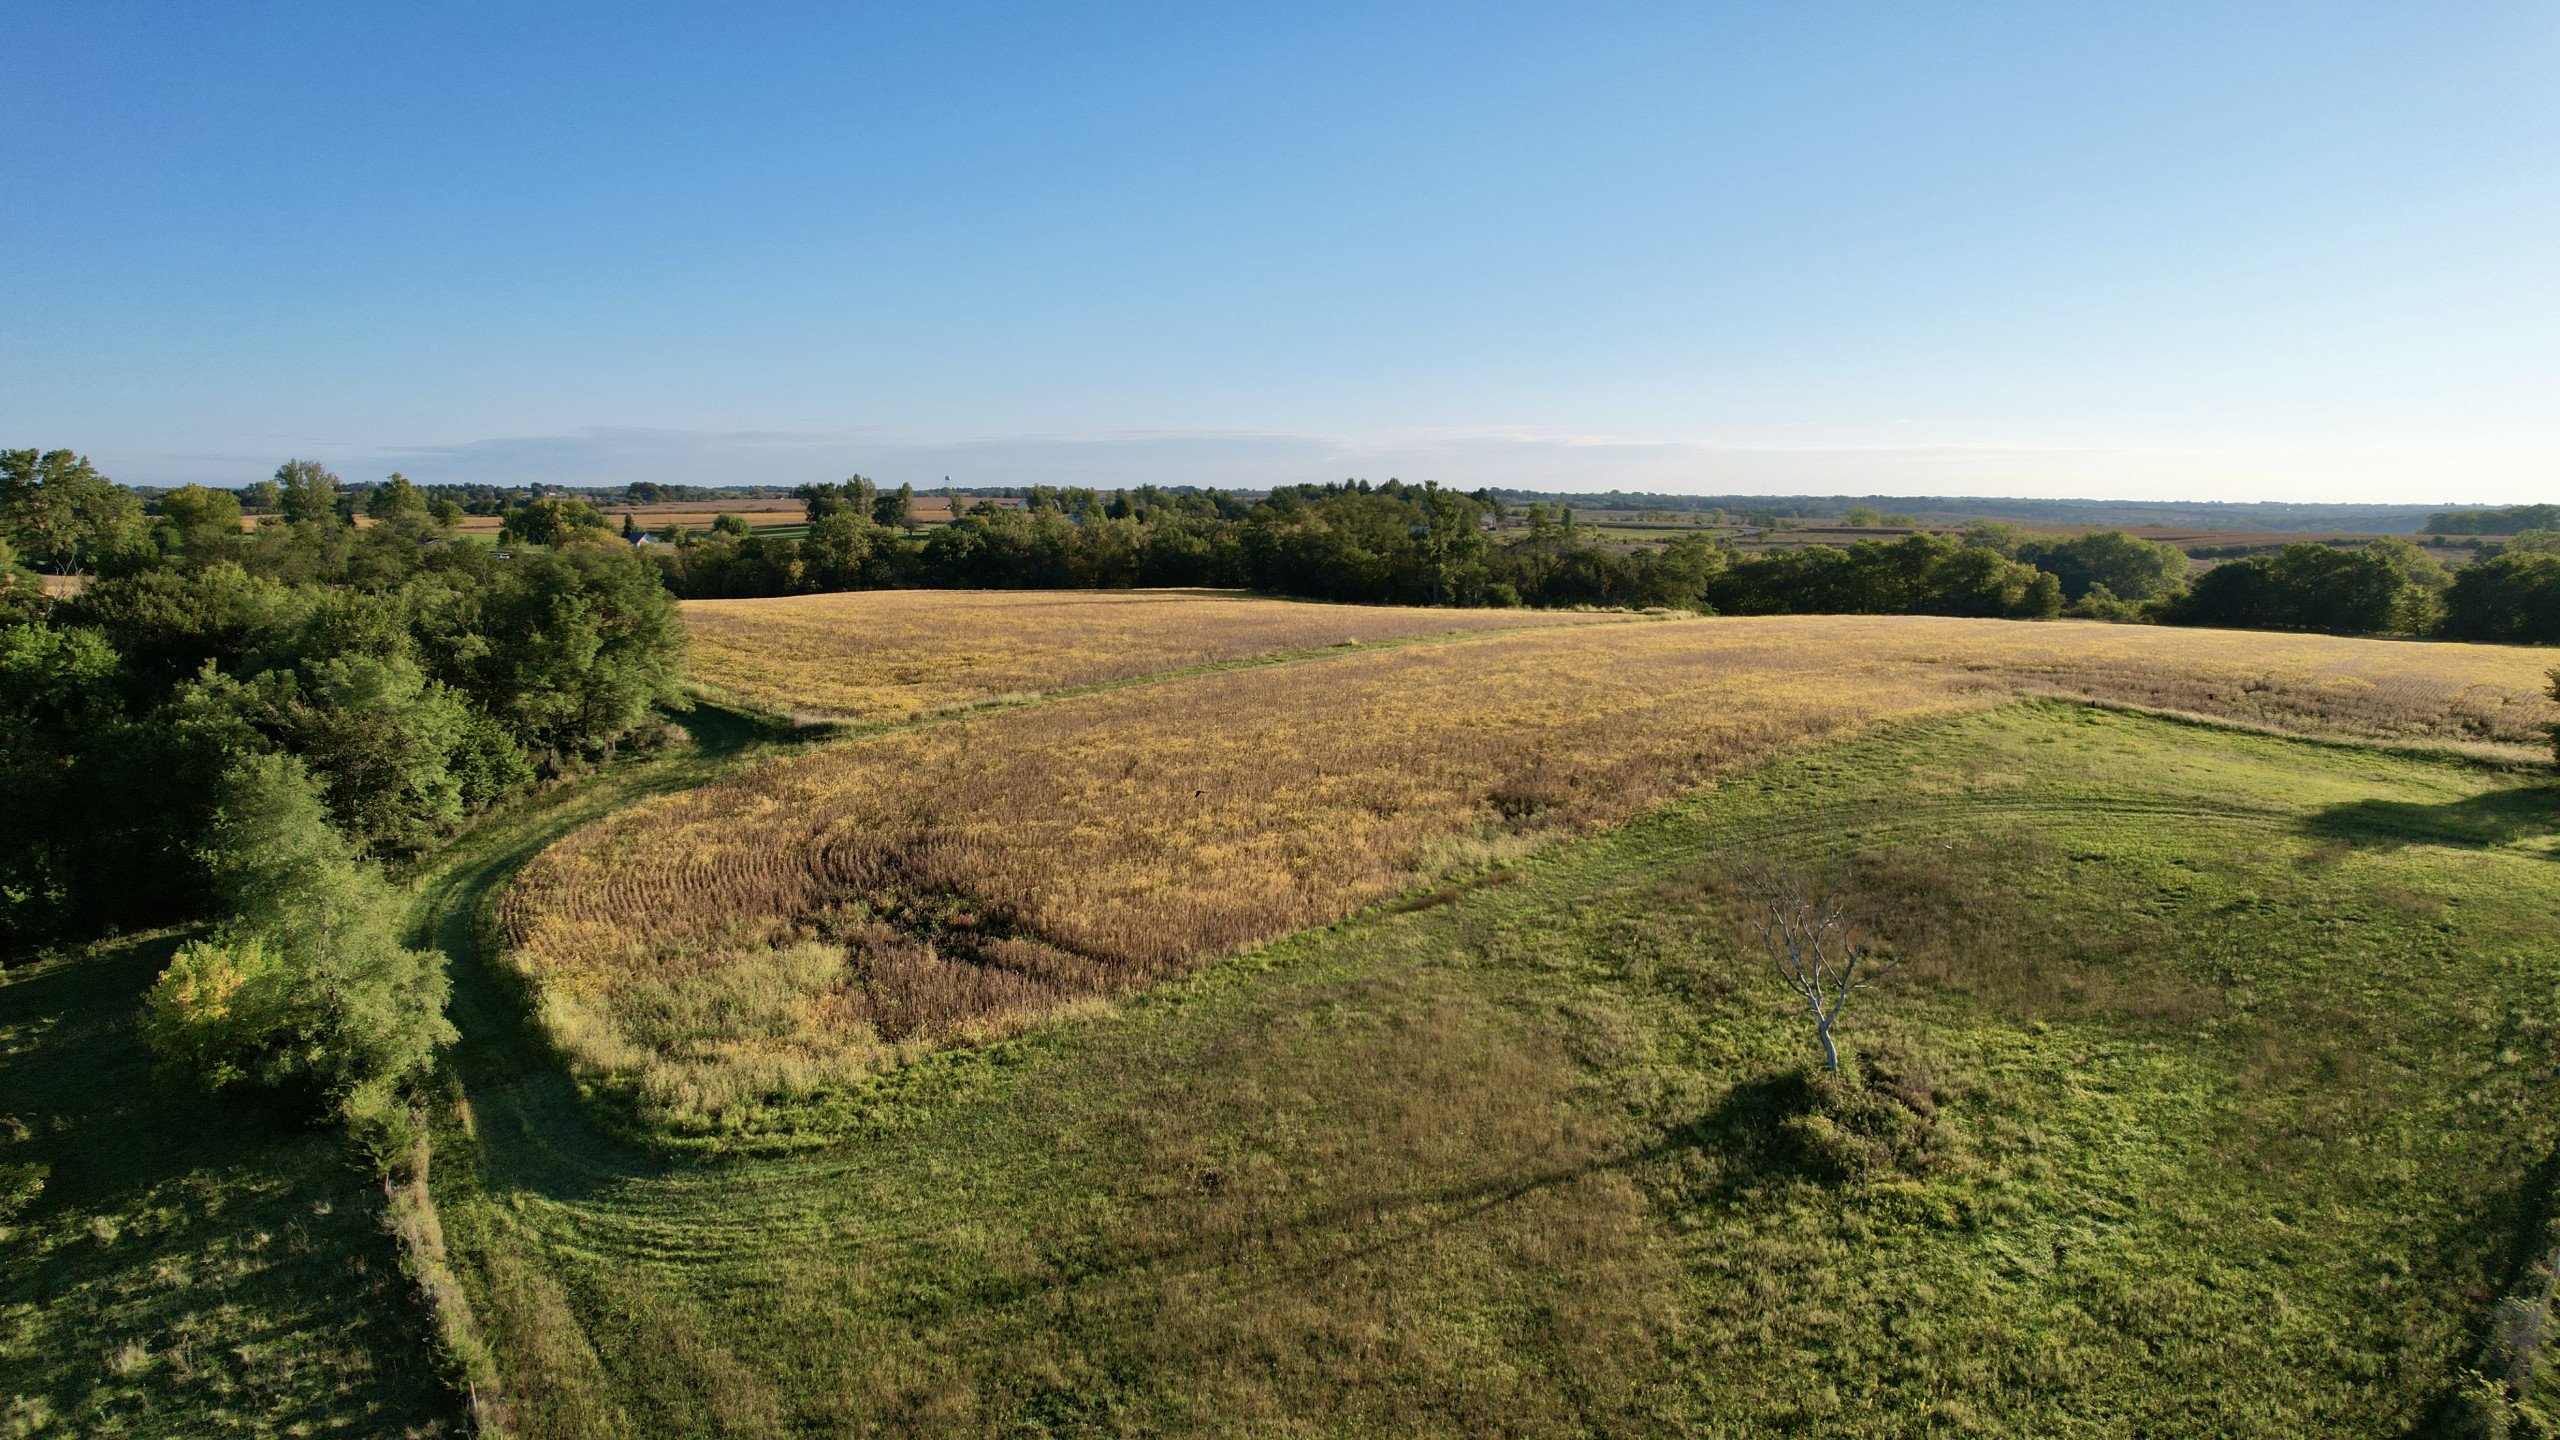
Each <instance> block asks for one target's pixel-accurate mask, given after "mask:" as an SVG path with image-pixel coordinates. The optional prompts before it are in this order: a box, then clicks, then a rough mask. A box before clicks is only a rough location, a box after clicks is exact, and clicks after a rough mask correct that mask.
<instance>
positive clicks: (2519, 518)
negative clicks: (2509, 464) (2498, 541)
mask: <svg viewBox="0 0 2560 1440" xmlns="http://www.w3.org/2000/svg"><path fill="white" fill-rule="evenodd" d="M2528 530H2560V505H2508V506H2505V507H2503V508H2500V509H2496V510H2439V511H2437V512H2436V513H2435V514H2433V515H2430V516H2428V517H2427V533H2428V534H2430V535H2521V534H2523V533H2524V532H2525V531H2528Z"/></svg>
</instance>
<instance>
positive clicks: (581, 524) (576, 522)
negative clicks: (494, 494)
mask: <svg viewBox="0 0 2560 1440" xmlns="http://www.w3.org/2000/svg"><path fill="white" fill-rule="evenodd" d="M605 533H606V530H605V522H604V516H603V515H602V514H600V513H598V511H597V510H596V507H594V506H593V505H590V504H588V503H587V502H586V501H584V500H572V499H567V498H564V497H562V496H558V495H547V496H544V497H543V498H541V499H539V500H529V501H526V502H525V503H524V504H522V505H519V506H517V507H516V508H515V509H513V510H510V511H508V512H507V518H506V520H505V522H504V523H503V524H502V525H501V526H500V527H499V534H500V535H502V536H503V537H505V538H506V539H509V540H512V541H515V542H517V543H519V544H524V545H549V546H554V547H558V546H562V545H567V544H569V543H571V542H572V541H575V540H578V539H580V538H582V537H584V536H590V535H603V534H605Z"/></svg>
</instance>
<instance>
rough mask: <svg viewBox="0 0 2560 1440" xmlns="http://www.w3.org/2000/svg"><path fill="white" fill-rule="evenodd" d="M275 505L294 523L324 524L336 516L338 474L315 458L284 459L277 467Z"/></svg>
mask: <svg viewBox="0 0 2560 1440" xmlns="http://www.w3.org/2000/svg"><path fill="white" fill-rule="evenodd" d="M275 486H276V505H277V506H278V508H280V509H282V510H283V511H284V518H285V519H286V520H287V521H288V522H289V523H292V524H295V525H306V524H318V525H325V524H329V523H332V522H334V521H335V520H336V519H337V518H338V477H337V476H335V475H332V474H330V473H329V471H328V469H327V468H326V467H324V466H323V465H321V464H320V462H319V461H317V460H287V461H286V462H284V463H283V464H282V465H279V466H277V467H276V478H275Z"/></svg>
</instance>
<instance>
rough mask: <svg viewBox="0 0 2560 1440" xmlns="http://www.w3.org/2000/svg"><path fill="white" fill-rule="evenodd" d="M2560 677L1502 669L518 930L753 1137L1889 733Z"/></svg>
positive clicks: (2362, 654)
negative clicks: (1730, 784) (908, 1065)
mask: <svg viewBox="0 0 2560 1440" xmlns="http://www.w3.org/2000/svg"><path fill="white" fill-rule="evenodd" d="M927 598H928V599H930V598H931V597H927ZM916 613H917V615H918V616H922V615H925V614H928V613H929V608H928V609H926V610H919V611H918V612H916ZM1133 613H1134V612H1133ZM946 630H947V634H946V633H945V631H946ZM966 636H967V629H966V627H964V626H956V625H955V626H950V627H943V628H942V629H937V630H936V632H935V633H934V634H933V635H930V636H927V635H919V636H917V637H915V639H914V642H913V643H914V644H916V645H917V646H919V647H927V648H929V647H931V646H933V645H943V646H947V647H949V648H950V649H951V650H953V651H955V652H957V653H964V654H965V653H966V651H967V639H966ZM2547 663H2548V658H2547V657H2545V656H2541V655H2537V654H2535V653H2533V652H2527V651H2518V650H2510V649H2502V648H2498V647H2482V646H2454V645H2416V644H2394V643H2389V642H2378V641H2357V640H2340V639H2331V638H2325V637H2312V636H2278V635H2265V634H2240V633H2232V632H2194V631H2174V630H2157V629H2149V628H2137V627H2108V626H2097V625H2074V624H2053V625H2035V626H2029V625H2017V624H2006V623H2003V622H1997V621H1968V620H1947V619H1910V618H1867V617H1788V618H1779V619H1767V620H1722V621H1716V620H1692V621H1682V622H1672V623H1662V624H1653V625H1629V626H1604V627H1598V628H1590V629H1577V630H1570V631H1565V630H1544V631H1535V632H1528V633H1517V634H1502V635H1489V636H1481V637H1475V638H1470V639H1467V640H1464V641H1461V642H1458V643H1454V644H1448V645H1435V646H1424V647H1411V648H1399V649H1395V650H1391V651H1384V652H1377V653H1368V654H1360V653H1352V654H1346V655H1344V656H1342V657H1341V658H1338V659H1327V660H1323V661H1320V662H1316V663H1314V664H1310V665H1305V666H1289V667H1278V668H1268V667H1266V668H1255V669H1245V670H1238V671H1232V672H1226V673H1217V674H1210V675H1204V676H1197V677H1193V678H1189V679H1184V680H1179V681H1173V682H1167V683H1163V684H1157V685H1149V686H1144V687H1140V688H1134V689H1124V690H1113V691H1106V692H1103V693H1098V694H1092V695H1086V696H1081V697H1077V698H1071V699H1065V700H1059V701H1054V702H1051V703H1048V704H1045V705H1041V706H1038V707H1034V708H1032V709H1028V710H1024V711H1019V712H1013V713H1004V714H996V715H990V716H983V717H979V718H975V719H967V720H962V721H958V722H954V723H947V724H941V725H933V726H927V727H922V728H913V729H907V730H901V731H896V732H893V733H889V734H885V735H881V736H877V737H873V738H869V739H865V740H860V741H855V742H851V743H846V744H842V745H837V746H833V747H830V748H827V749H825V750H823V751H820V752H818V753H816V754H813V755H809V756H806V757H804V758H800V759H796V760H790V761H784V762H781V763H777V764H773V765H769V766H766V767H763V768H760V769H757V770H753V771H750V772H747V773H745V774H742V775H739V776H737V777H735V778H733V779H730V780H727V781H723V782H720V783H717V784H714V785H711V786H709V787H706V788H704V789H701V790H697V791H692V792H689V793H686V794H682V795H677V796H671V797H668V798H665V799H662V800H659V801H655V802H651V803H648V804H645V805H642V806H639V807H637V808H635V809H632V810H630V811H627V812H625V813H623V814H622V815H619V816H617V817H615V818H614V819H612V820H610V821H608V822H605V823H603V824H601V825H598V826H595V827H592V828H590V829H588V830H586V831H583V832H581V833H579V834H578V835H576V836H575V837H573V838H572V839H570V840H569V841H567V842H565V843H563V844H561V845H559V846H556V847H554V848H553V849H551V850H549V851H548V852H546V853H545V854H543V855H542V856H541V857H540V858H539V859H538V860H536V861H535V862H534V863H533V864H532V865H531V866H529V867H528V868H527V869H526V871H525V872H524V875H523V877H522V879H521V881H520V882H519V884H518V886H517V887H516V889H515V891H514V892H513V894H512V895H511V896H510V898H509V899H508V901H507V903H506V905H505V910H504V913H505V925H506V930H507V934H508V936H509V937H510V941H511V943H512V946H513V954H514V963H515V965H516V966H517V967H519V969H520V970H521V971H522V973H523V974H524V975H525V976H526V977H527V978H528V979H529V980H531V981H532V982H533V984H534V985H535V986H536V988H537V989H538V991H539V992H540V994H541V995H542V1008H543V1013H544V1014H545V1016H546V1017H547V1019H548V1020H549V1022H550V1025H551V1027H552V1030H553V1033H554V1036H555V1038H556V1039H557V1041H558V1042H559V1043H560V1045H561V1046H562V1048H563V1049H564V1051H565V1052H566V1053H567V1054H568V1055H569V1056H570V1057H571V1058H572V1059H573V1061H575V1062H576V1063H577V1064H578V1065H579V1066H580V1067H581V1068H582V1069H584V1070H585V1071H587V1072H588V1073H590V1074H591V1075H595V1076H598V1077H605V1078H609V1079H610V1080H611V1081H612V1082H613V1083H615V1084H618V1085H622V1086H626V1087H628V1089H629V1091H630V1093H631V1094H632V1095H633V1096H634V1097H635V1098H636V1099H637V1100H638V1101H639V1103H640V1104H641V1106H642V1107H643V1109H644V1110H645V1111H647V1112H648V1113H649V1114H651V1115H653V1116H654V1117H656V1118H657V1119H659V1120H661V1121H665V1122H669V1123H673V1124H676V1125H679V1126H693V1125H702V1124H718V1125H734V1124H737V1123H740V1121H741V1119H742V1117H745V1116H747V1115H750V1114H752V1113H753V1112H755V1111H757V1110H758V1109H759V1108H760V1107H761V1106H762V1105H763V1104H764V1102H765V1101H767V1100H769V1099H771V1098H774V1097H781V1096H788V1095H792V1094H799V1093H806V1092H807V1091H809V1090H811V1089H813V1088H822V1087H825V1086H828V1085H833V1084H841V1083H845V1082H848V1081H851V1080H855V1079H858V1078H860V1077H861V1076H864V1075H867V1074H870V1073H874V1072H876V1071H878V1070H879V1069H881V1068H883V1067H885V1066H889V1065H893V1064H895V1063H897V1062H898V1061H899V1060H900V1059H901V1058H902V1057H906V1056H911V1055H913V1054H916V1053H919V1052H920V1051H921V1050H925V1049H930V1048H933V1047H935V1046H939V1045H945V1044H949V1043H953V1042H965V1041H970V1040H976V1039H983V1038H986V1037H989V1036H993V1035H999V1034H1004V1033H1007V1032H1010V1031H1012V1030H1015V1029H1018V1028H1020V1027H1021V1026H1023V1025H1025V1024H1027V1023H1030V1022H1032V1021H1035V1020H1037V1019H1039V1018H1040V1017H1042V1016H1044V1015H1047V1014H1050V1013H1053V1012H1055V1011H1056V1010H1058V1009H1059V1008H1061V1007H1064V1006H1070V1005H1074V1004H1078V1003H1081V1002H1083V1001H1086V1000H1089V999H1095V998H1100V997H1105V996H1109V995H1113V994H1117V993H1121V992H1124V991H1127V990H1130V989H1133V988H1136V987H1141V986H1144V985H1146V984H1149V983H1151V982H1153V981H1155V980H1158V979H1161V978H1163V977H1165V976H1169V975H1173V974H1178V973H1181V972H1182V971H1184V970H1186V969H1188V968H1190V967H1192V966H1194V965H1196V964H1197V963H1198V962H1199V961H1200V960H1201V959H1202V958H1204V957H1206V956H1210V955H1214V954H1217V953H1221V952H1224V951H1227V950H1232V949H1234V948H1236V947H1239V946H1242V945H1246V944H1250V943H1252V942H1255V941H1258V940H1263V939H1267V938H1270V937H1272V936H1276V935H1280V934H1284V933H1287V932H1289V931H1291V930H1295V929H1299V928H1303V927H1305V926H1308V925H1314V924H1321V923H1324V922H1325V921H1328V920H1331V919H1334V918H1337V917H1339V916H1341V915H1343V914H1345V913H1348V912H1349V911H1351V910H1354V909H1356V908H1358V907H1359V906H1361V905H1364V904H1367V903H1370V902H1372V901H1375V900H1378V899H1381V898H1384V897H1386V896H1388V895H1392V894H1394V893H1396V892H1397V891H1399V890H1403V889H1405V888H1407V887H1409V886H1412V885H1414V884H1416V883H1420V882H1426V881H1428V880H1430V879H1431V878H1432V877H1434V876H1435V875H1439V874H1444V873H1449V872H1450V871H1452V870H1463V869H1465V868H1467V867H1469V866H1471V865H1476V864H1481V863H1483V862H1484V861H1485V860H1486V859H1488V858H1498V857H1501V856H1503V855H1507V854H1514V853H1517V852H1518V851H1519V850H1520V849H1522V848H1523V847H1525V846H1528V845H1532V844H1535V843H1538V842H1539V840H1540V839H1541V837H1544V836H1549V835H1553V834H1560V833H1568V832H1572V831H1578V830H1586V829H1589V828H1591V827H1594V826H1599V825H1605V824H1609V823H1613V822H1616V821H1619V820H1623V819H1625V818H1628V817H1629V816H1632V815H1634V814H1636V813H1638V812H1640V811H1642V810H1644V809H1647V808H1650V807H1652V806H1654V805H1656V804H1658V803H1660V802H1661V801H1663V800H1665V799H1667V798H1669V797H1670V796H1672V795H1674V794H1676V793H1678V792H1680V791H1681V790H1683V789H1686V788H1688V787H1690V786H1692V785H1694V784H1695V783H1697V782H1698V781H1700V780H1702V779H1705V778H1708V777H1711V776H1714V775H1719V774H1724V773H1729V772H1731V771H1734V770H1736V769H1738V768H1741V767H1743V766H1746V765H1749V764H1751V763H1754V762H1757V761H1760V760H1764V759H1766V758H1769V757H1771V756H1772V755H1775V754H1777V753H1779V752H1781V751H1784V750H1788V749H1792V748H1795V747H1798V746H1802V745H1805V744H1808V743H1810V742H1813V741H1816V740H1820V739H1824V738H1829V737H1836V736H1841V735H1845V734H1849V733H1854V732H1858V731H1862V730H1866V729H1871V728H1873V727H1875V726H1877V725H1879V724H1882V723H1885V722H1888V721H1892V720H1896V719H1902V718H1908V717H1913V716H1917V715H1921V714H1925V713H1930V712H1941V711H1948V710H1955V709H1963V708H1969V707H1975V706H1980V705H1984V704H1989V703H1995V702H1997V701H2000V700H2003V699H2006V698H2009V697H2014V696H2018V695H2022V694H2048V695H2061V696H2072V697H2077V698H2089V699H2099V700H2107V701H2115V702H2120V703H2126V704H2133V705H2140V706H2145V707H2150V708H2156V709H2162V710H2172V711H2184V712H2190V713H2196V714H2201V715H2210V716H2215V717H2219V718H2224V719H2233V720H2240V721H2245V722H2249V723H2253V724H2259V725H2265V726H2269V727H2274V728H2280V729H2285V730H2291V731H2298V732H2302V733H2311V734H2330V735H2344V736H2359V737H2368V738H2376V739H2392V740H2416V741H2431V742H2436V743H2444V744H2453V745H2464V746H2469V747H2471V748H2474V749H2477V750H2480V751H2483V752H2488V753H2501V754H2507V755H2514V756H2522V755H2526V754H2529V753H2532V752H2531V751H2530V749H2529V748H2528V747H2531V746H2533V745H2535V744H2536V743H2538V741H2539V739H2540V736H2541V727H2542V726H2543V725H2545V724H2546V723H2547V721H2548V720H2549V718H2550V708H2549V706H2548V704H2547V703H2546V702H2545V701H2544V699H2543V698H2542V695H2541V689H2542V686H2543V683H2544V681H2543V667H2544V666H2545V665H2547Z"/></svg>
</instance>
